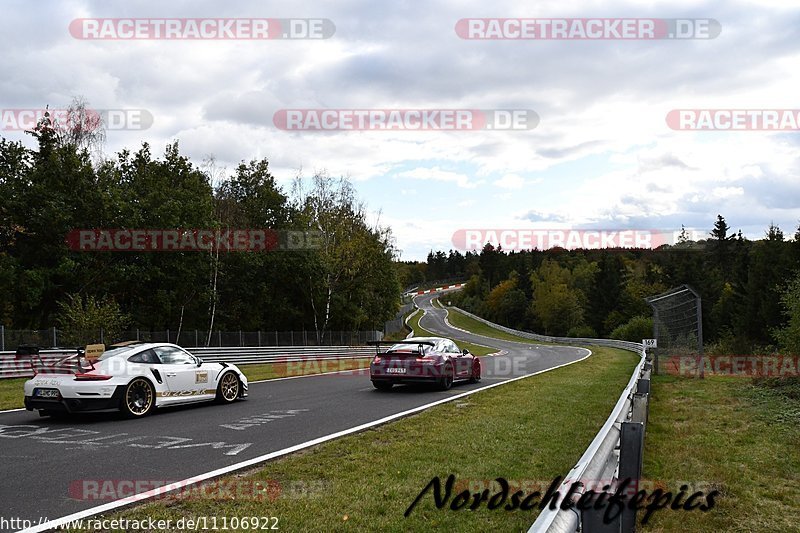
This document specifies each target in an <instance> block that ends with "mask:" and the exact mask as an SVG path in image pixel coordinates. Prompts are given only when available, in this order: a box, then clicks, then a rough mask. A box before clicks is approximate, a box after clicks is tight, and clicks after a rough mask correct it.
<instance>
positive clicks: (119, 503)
mask: <svg viewBox="0 0 800 533" xmlns="http://www.w3.org/2000/svg"><path fill="white" fill-rule="evenodd" d="M578 349H580V350H586V351H587V352H588V353H587V354H586V355H585V356H584V357H582V358H580V359H577V360H575V361H571V362H569V363H564V364H562V365H558V366H554V367H553V368H547V369H544V370H539V371H538V372H534V373H532V374H526V375H524V376H519V377H516V378H511V379H508V380H506V381H501V382H499V383H492V384H490V385H486V386H485V387H481V388H479V389H473V390H470V391H467V392H463V393H461V394H456V395H455V396H450V397H448V398H444V399H441V400H437V401H435V402H431V403H427V404H425V405H420V406H418V407H414V408H413V409H409V410H407V411H402V412H400V413H395V414H393V415H389V416H386V417H384V418H380V419H378V420H374V421H372V422H367V423H366V424H361V425H359V426H354V427H352V428H350V429H345V430H343V431H338V432H336V433H331V434H329V435H325V436H323V437H318V438H316V439H313V440H309V441H306V442H303V443H300V444H295V445H294V446H290V447H289V448H284V449H282V450H278V451H276V452H271V453H267V454H264V455H260V456H258V457H254V458H253V459H248V460H246V461H242V462H240V463H236V464H233V465H230V466H226V467H223V468H218V469H216V470H211V471H210V472H205V473H203V474H198V475H196V476H194V477H190V478H186V479H184V480H182V481H177V482H175V483H170V484H169V485H165V486H163V487H159V488H157V489H153V490H149V491H147V492H142V493H139V494H136V495H134V496H130V497H128V498H123V499H121V500H116V501H113V502H109V503H106V504H103V505H98V506H97V507H92V508H89V509H86V510H83V511H79V512H77V513H73V514H70V515H67V516H63V517H61V518H57V519H55V520H51V521H49V522H45V523H44V524H41V525H37V526H34V527H31V528H28V529H25V530H23V531H24V532H26V533H38V532H40V531H47V530H49V529H54V528H56V527H60V526H64V525H66V524H68V523H70V522H72V521H75V520H81V519H85V518H88V517H90V516H94V515H96V514H99V513H105V512H108V511H112V510H114V509H118V508H120V507H126V506H129V505H132V504H134V503H137V502H142V501H145V500H148V499H150V498H154V497H156V496H162V495H164V494H165V493H168V492H171V491H174V490H178V489H181V488H183V487H186V486H187V485H192V484H193V483H199V482H202V481H207V480H209V479H212V478H216V477H220V476H223V475H225V474H230V473H231V472H236V471H237V470H242V469H245V468H249V467H251V466H253V465H257V464H259V463H263V462H265V461H269V460H270V459H275V458H277V457H282V456H284V455H288V454H290V453H294V452H297V451H300V450H304V449H306V448H310V447H311V446H316V445H317V444H322V443H323V442H327V441H330V440H333V439H338V438H339V437H344V436H345V435H350V434H352V433H358V432H360V431H364V430H365V429H369V428H373V427H375V426H379V425H382V424H386V423H387V422H391V421H393V420H397V419H399V418H404V417H406V416H410V415H413V414H416V413H419V412H421V411H424V410H426V409H430V408H431V407H435V406H437V405H441V404H444V403H447V402H452V401H453V400H457V399H459V398H464V397H466V396H470V395H472V394H475V393H477V392H481V391H485V390H488V389H492V388H494V387H499V386H501V385H505V384H506V383H512V382H514V381H519V380H521V379H526V378H529V377H531V376H536V375H538V374H542V373H544V372H549V371H551V370H556V369H558V368H563V367H565V366H569V365H573V364H575V363H579V362H581V361H583V360H585V359H587V358H588V357H590V356H591V355H592V351H591V350H589V349H588V348H578ZM298 377H299V376H298Z"/></svg>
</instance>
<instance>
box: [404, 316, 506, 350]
mask: <svg viewBox="0 0 800 533" xmlns="http://www.w3.org/2000/svg"><path fill="white" fill-rule="evenodd" d="M421 318H422V311H421V310H419V309H417V311H416V312H414V313H412V314H411V317H410V318H409V319H408V322H407V323H408V326H409V327H410V328H411V330H412V331H413V332H414V336H415V337H437V336H438V335H437V334H435V333H432V332H430V331H428V330H427V329H425V328H423V327H421V326H420V325H419V321H420V319H421ZM456 333H457V332H456ZM453 338H454V339H455V340H456V341H457V342H458V347H459V348H466V349H467V350H469V351H470V352H472V353H473V354H475V355H477V356H478V357H485V356H487V355H489V354H493V353H496V352H498V351H499V350H498V349H497V348H492V347H491V346H482V345H480V344H474V343H471V342H467V341H464V340H461V339H459V338H458V337H453Z"/></svg>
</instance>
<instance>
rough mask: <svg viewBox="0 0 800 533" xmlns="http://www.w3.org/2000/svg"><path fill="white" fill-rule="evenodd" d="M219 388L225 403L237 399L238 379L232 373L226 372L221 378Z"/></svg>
mask: <svg viewBox="0 0 800 533" xmlns="http://www.w3.org/2000/svg"><path fill="white" fill-rule="evenodd" d="M219 387H220V391H221V392H222V398H223V399H224V400H225V401H226V402H232V401H233V400H235V399H236V398H238V397H239V378H238V377H236V374H234V373H233V372H227V373H226V374H225V375H224V376H222V381H221V382H220V384H219Z"/></svg>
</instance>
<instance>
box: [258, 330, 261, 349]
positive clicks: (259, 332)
mask: <svg viewBox="0 0 800 533" xmlns="http://www.w3.org/2000/svg"><path fill="white" fill-rule="evenodd" d="M258 345H259V346H261V330H258Z"/></svg>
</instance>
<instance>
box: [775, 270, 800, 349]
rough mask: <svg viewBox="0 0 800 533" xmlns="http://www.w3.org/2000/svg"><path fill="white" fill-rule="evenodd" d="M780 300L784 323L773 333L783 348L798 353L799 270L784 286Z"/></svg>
mask: <svg viewBox="0 0 800 533" xmlns="http://www.w3.org/2000/svg"><path fill="white" fill-rule="evenodd" d="M780 301H781V306H782V307H783V314H784V316H785V317H786V325H785V326H783V327H781V328H776V329H775V330H774V331H773V335H774V337H775V339H776V340H777V341H778V344H779V345H780V346H781V348H782V349H783V350H786V351H787V352H788V353H791V354H795V355H800V272H798V273H797V274H796V275H795V276H794V278H793V279H792V280H791V281H790V282H789V283H788V284H787V285H786V286H785V287H784V289H783V291H782V292H781V299H780Z"/></svg>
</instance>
